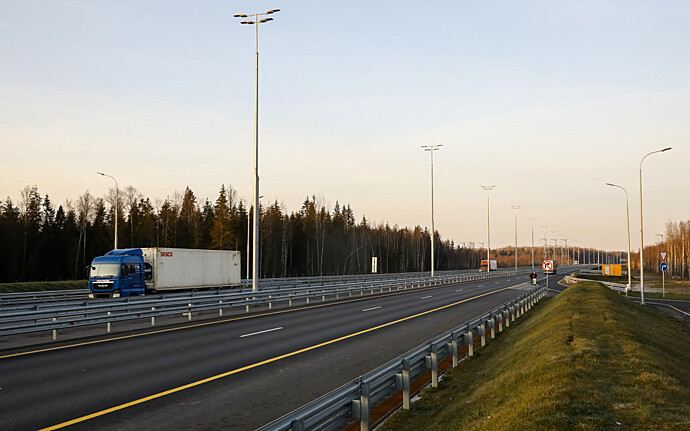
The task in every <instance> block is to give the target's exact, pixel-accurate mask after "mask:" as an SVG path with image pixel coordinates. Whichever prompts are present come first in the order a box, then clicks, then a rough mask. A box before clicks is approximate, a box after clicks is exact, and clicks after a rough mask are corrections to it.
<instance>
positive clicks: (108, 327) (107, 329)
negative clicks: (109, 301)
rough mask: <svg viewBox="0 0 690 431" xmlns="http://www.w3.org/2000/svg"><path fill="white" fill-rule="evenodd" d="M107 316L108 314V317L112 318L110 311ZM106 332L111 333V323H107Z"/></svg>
mask: <svg viewBox="0 0 690 431" xmlns="http://www.w3.org/2000/svg"><path fill="white" fill-rule="evenodd" d="M106 314H107V315H108V316H110V311H108V312H107V313H106ZM105 331H106V332H108V333H110V322H108V323H106V329H105Z"/></svg>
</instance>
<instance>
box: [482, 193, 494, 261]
mask: <svg viewBox="0 0 690 431" xmlns="http://www.w3.org/2000/svg"><path fill="white" fill-rule="evenodd" d="M494 188H496V186H482V189H484V190H486V272H490V271H491V223H490V217H489V195H490V194H491V190H493V189H494Z"/></svg>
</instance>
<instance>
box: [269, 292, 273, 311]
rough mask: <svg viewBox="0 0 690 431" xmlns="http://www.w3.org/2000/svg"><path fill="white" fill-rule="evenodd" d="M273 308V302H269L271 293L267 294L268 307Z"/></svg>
mask: <svg viewBox="0 0 690 431" xmlns="http://www.w3.org/2000/svg"><path fill="white" fill-rule="evenodd" d="M271 308H273V303H272V302H271V295H268V309H269V310H270V309H271Z"/></svg>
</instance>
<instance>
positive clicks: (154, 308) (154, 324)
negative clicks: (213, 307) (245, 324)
mask: <svg viewBox="0 0 690 431" xmlns="http://www.w3.org/2000/svg"><path fill="white" fill-rule="evenodd" d="M151 311H156V307H151ZM221 316H222V314H221ZM151 326H156V316H151Z"/></svg>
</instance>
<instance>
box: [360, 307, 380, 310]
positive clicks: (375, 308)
mask: <svg viewBox="0 0 690 431" xmlns="http://www.w3.org/2000/svg"><path fill="white" fill-rule="evenodd" d="M379 308H381V307H380V306H378V307H371V308H365V309H364V310H362V311H371V310H378V309H379Z"/></svg>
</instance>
